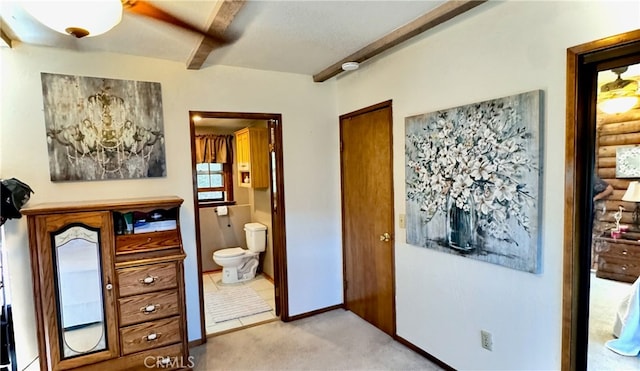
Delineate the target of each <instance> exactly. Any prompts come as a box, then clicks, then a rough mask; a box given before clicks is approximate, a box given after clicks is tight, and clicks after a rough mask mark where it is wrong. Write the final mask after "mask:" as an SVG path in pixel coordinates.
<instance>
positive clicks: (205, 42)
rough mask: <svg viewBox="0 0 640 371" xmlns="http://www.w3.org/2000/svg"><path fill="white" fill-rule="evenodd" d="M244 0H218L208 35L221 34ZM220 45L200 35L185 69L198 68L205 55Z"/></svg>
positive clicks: (205, 58) (204, 59)
mask: <svg viewBox="0 0 640 371" xmlns="http://www.w3.org/2000/svg"><path fill="white" fill-rule="evenodd" d="M245 2H246V0H221V1H218V5H217V6H216V9H215V10H214V11H213V14H212V17H211V20H210V21H209V27H208V28H207V31H206V33H208V34H210V35H218V36H223V35H224V33H225V31H226V30H227V28H228V27H229V25H230V24H231V22H232V21H233V19H234V18H235V16H236V14H238V12H239V11H240V9H241V8H242V7H243V6H244V3H245ZM220 46H222V43H219V42H216V41H215V40H213V39H208V38H205V37H202V39H201V40H200V43H199V44H198V46H196V48H195V49H194V50H193V51H192V52H191V55H190V56H189V59H188V60H187V69H190V70H199V69H200V67H202V65H203V64H204V62H205V61H206V60H207V57H209V54H211V52H212V51H213V50H214V49H216V48H219V47H220Z"/></svg>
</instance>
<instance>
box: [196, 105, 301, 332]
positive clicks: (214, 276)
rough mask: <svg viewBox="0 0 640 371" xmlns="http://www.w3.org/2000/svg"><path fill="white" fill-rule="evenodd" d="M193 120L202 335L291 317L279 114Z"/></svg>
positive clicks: (201, 115)
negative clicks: (286, 265)
mask: <svg viewBox="0 0 640 371" xmlns="http://www.w3.org/2000/svg"><path fill="white" fill-rule="evenodd" d="M189 121H190V130H191V154H192V156H191V157H192V173H193V192H194V203H195V205H194V206H195V210H196V212H195V222H196V244H197V252H198V257H197V258H198V269H199V273H200V274H199V291H200V297H201V301H200V315H201V333H202V339H203V341H206V337H207V336H215V335H218V334H221V333H226V332H229V331H235V330H238V329H241V328H245V327H250V326H254V325H256V324H261V323H265V322H270V321H274V320H278V319H282V320H287V319H288V307H287V299H286V298H287V289H286V267H285V261H286V257H285V254H286V250H285V238H284V236H285V227H284V220H285V219H284V216H285V210H284V186H283V184H284V182H283V173H282V146H281V143H282V128H281V115H280V114H270V113H234V112H208V111H190V112H189ZM214 257H215V258H214Z"/></svg>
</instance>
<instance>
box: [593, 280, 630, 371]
mask: <svg viewBox="0 0 640 371" xmlns="http://www.w3.org/2000/svg"><path fill="white" fill-rule="evenodd" d="M630 288H631V284H630V283H624V282H617V281H613V280H607V279H602V278H597V277H596V276H595V274H593V273H592V274H591V286H590V296H591V298H590V301H589V348H588V358H587V369H588V370H589V371H610V370H611V371H613V370H615V371H627V370H628V371H631V370H640V357H626V356H621V355H619V354H617V353H615V352H613V351H611V350H609V349H608V348H607V347H605V345H604V343H605V342H607V341H608V340H611V339H613V338H614V337H613V325H614V323H615V319H616V312H617V310H618V306H619V305H620V302H621V301H622V300H623V298H624V297H625V295H627V294H628V293H629V290H630Z"/></svg>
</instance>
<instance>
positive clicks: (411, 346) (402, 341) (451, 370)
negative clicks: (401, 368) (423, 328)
mask: <svg viewBox="0 0 640 371" xmlns="http://www.w3.org/2000/svg"><path fill="white" fill-rule="evenodd" d="M393 338H394V339H395V340H396V341H397V342H398V343H400V344H402V345H404V346H405V347H407V348H409V349H411V350H413V351H414V352H416V353H418V354H420V355H421V356H423V357H424V358H426V359H428V360H429V361H431V362H433V363H435V364H436V365H438V366H440V367H441V368H442V369H444V370H447V371H455V368H453V367H451V366H449V365H448V364H446V363H444V362H442V361H441V360H439V359H438V358H436V357H434V356H432V355H431V354H429V353H427V352H426V351H424V350H423V349H422V348H420V347H418V346H417V345H415V344H413V343H412V342H410V341H409V340H407V339H405V338H403V337H402V336H398V335H395V336H394V337H393Z"/></svg>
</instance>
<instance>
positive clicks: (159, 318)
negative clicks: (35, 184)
mask: <svg viewBox="0 0 640 371" xmlns="http://www.w3.org/2000/svg"><path fill="white" fill-rule="evenodd" d="M182 201H183V200H182V199H180V198H178V197H173V196H170V197H154V198H139V199H123V200H111V201H96V202H75V203H48V204H41V205H35V206H31V207H28V208H24V209H22V210H21V211H22V213H23V214H24V215H26V216H27V222H28V226H29V244H30V251H31V265H32V275H33V288H34V298H35V308H36V319H37V329H38V346H39V354H40V369H41V370H67V369H74V370H80V369H82V370H84V369H87V370H89V369H91V370H97V369H98V370H148V369H162V370H167V369H188V368H190V367H191V366H192V363H191V362H190V359H189V354H188V347H187V327H186V309H185V293H184V268H183V260H184V258H185V254H184V251H183V248H182V240H181V235H180V221H179V215H180V210H179V209H180V205H181V204H182Z"/></svg>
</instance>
